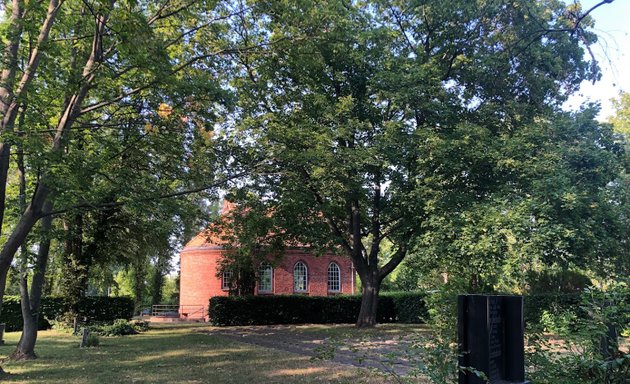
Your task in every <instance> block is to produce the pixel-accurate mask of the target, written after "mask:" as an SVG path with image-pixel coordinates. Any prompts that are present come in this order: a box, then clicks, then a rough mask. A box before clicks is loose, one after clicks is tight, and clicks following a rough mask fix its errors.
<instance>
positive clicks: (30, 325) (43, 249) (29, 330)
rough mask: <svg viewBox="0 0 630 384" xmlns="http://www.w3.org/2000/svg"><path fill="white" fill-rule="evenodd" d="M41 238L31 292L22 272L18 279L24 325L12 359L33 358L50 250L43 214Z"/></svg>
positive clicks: (47, 209)
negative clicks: (19, 279)
mask: <svg viewBox="0 0 630 384" xmlns="http://www.w3.org/2000/svg"><path fill="white" fill-rule="evenodd" d="M51 210H52V204H51V203H49V202H47V203H46V204H45V206H44V211H45V212H46V213H47V212H50V211H51ZM41 223H42V240H41V242H40V244H39V250H38V252H37V260H36V261H35V273H34V275H33V283H32V285H31V294H30V297H29V295H28V284H27V280H26V275H25V274H24V275H23V276H22V278H21V281H20V299H21V308H22V318H23V319H24V326H23V328H22V336H21V337H20V341H19V342H18V345H17V347H16V348H15V351H14V352H13V353H12V354H11V359H13V360H24V359H34V358H36V357H37V355H36V354H35V343H36V342H37V331H38V323H39V309H40V303H41V298H42V291H43V288H44V280H45V275H46V268H47V266H48V255H49V251H50V229H51V226H52V217H51V216H45V217H44V218H43V219H42V221H41Z"/></svg>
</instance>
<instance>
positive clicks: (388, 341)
mask: <svg viewBox="0 0 630 384" xmlns="http://www.w3.org/2000/svg"><path fill="white" fill-rule="evenodd" d="M207 333H208V334H211V335H219V336H223V337H227V338H229V339H231V340H235V341H238V342H243V343H249V344H254V345H258V346H262V347H266V348H274V349H278V350H281V351H286V352H290V353H294V354H298V355H305V356H310V357H312V358H316V359H317V358H319V359H323V360H330V361H333V362H336V363H339V364H345V365H352V366H355V367H364V368H372V369H377V370H379V371H381V372H386V373H390V374H395V375H398V376H406V375H408V374H409V373H410V371H411V370H412V369H413V364H412V363H411V362H410V361H409V359H407V358H406V355H407V354H406V351H408V350H409V348H410V347H411V344H412V342H413V338H412V337H405V336H392V335H388V334H386V333H383V334H370V335H369V336H367V337H357V336H356V335H350V334H344V333H343V332H338V333H334V334H333V335H331V334H326V333H325V332H318V331H312V330H309V331H304V329H303V328H300V327H296V326H290V325H274V326H250V327H227V328H220V329H216V330H212V331H210V332H207ZM354 333H356V332H354Z"/></svg>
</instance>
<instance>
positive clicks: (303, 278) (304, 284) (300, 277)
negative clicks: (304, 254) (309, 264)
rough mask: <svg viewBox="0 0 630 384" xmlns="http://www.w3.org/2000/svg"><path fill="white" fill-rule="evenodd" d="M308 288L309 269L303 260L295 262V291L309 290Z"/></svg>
mask: <svg viewBox="0 0 630 384" xmlns="http://www.w3.org/2000/svg"><path fill="white" fill-rule="evenodd" d="M307 290H308V269H307V268H306V264H304V263H303V262H301V261H298V262H297V263H295V266H294V267H293V291H295V292H307Z"/></svg>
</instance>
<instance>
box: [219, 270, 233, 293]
mask: <svg viewBox="0 0 630 384" xmlns="http://www.w3.org/2000/svg"><path fill="white" fill-rule="evenodd" d="M231 279H232V271H230V270H225V271H223V274H222V275H221V289H222V290H224V291H229V290H230V289H232V287H231V285H230V280H231Z"/></svg>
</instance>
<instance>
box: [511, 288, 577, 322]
mask: <svg viewBox="0 0 630 384" xmlns="http://www.w3.org/2000/svg"><path fill="white" fill-rule="evenodd" d="M580 296H581V295H580V294H579V293H565V294H536V295H529V296H524V297H523V301H524V304H523V306H524V308H523V315H524V317H525V323H526V324H528V325H534V326H537V325H541V324H542V323H543V322H546V325H551V323H550V321H551V318H550V316H551V315H559V314H562V316H563V317H564V318H567V317H575V318H581V317H584V316H586V313H585V312H584V309H583V308H582V307H581V306H580V303H581V298H580Z"/></svg>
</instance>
